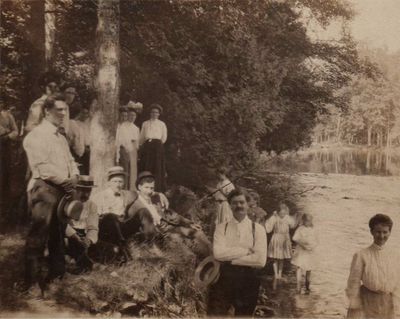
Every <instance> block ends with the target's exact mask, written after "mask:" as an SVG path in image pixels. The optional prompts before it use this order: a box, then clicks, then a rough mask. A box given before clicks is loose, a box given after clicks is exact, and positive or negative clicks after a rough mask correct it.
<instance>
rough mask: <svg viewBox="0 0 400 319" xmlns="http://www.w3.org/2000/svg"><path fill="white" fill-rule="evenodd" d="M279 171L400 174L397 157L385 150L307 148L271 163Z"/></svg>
mask: <svg viewBox="0 0 400 319" xmlns="http://www.w3.org/2000/svg"><path fill="white" fill-rule="evenodd" d="M271 166H272V167H271V168H272V169H276V170H279V171H288V170H289V171H295V172H311V173H336V174H354V175H384V176H386V175H400V156H399V155H398V154H394V153H392V152H390V151H389V152H386V151H384V150H377V149H369V148H358V149H335V150H333V149H329V148H323V147H321V148H320V149H315V148H313V149H309V150H306V151H301V152H297V153H292V154H289V155H285V156H281V157H279V159H276V160H274V161H273V163H272V165H271Z"/></svg>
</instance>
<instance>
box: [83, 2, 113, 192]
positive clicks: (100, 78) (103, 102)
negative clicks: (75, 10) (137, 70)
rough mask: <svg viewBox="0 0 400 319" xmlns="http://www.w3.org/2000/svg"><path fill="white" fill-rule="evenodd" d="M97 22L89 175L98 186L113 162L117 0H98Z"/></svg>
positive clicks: (101, 183) (103, 180)
mask: <svg viewBox="0 0 400 319" xmlns="http://www.w3.org/2000/svg"><path fill="white" fill-rule="evenodd" d="M97 16H98V22H97V30H96V32H97V57H96V58H97V61H96V62H97V78H96V83H95V88H96V90H97V103H96V105H95V107H94V108H95V109H94V110H93V112H94V113H93V114H94V115H93V120H92V124H91V134H92V137H93V138H92V141H91V158H90V169H91V172H90V173H91V175H92V176H94V179H95V182H96V184H97V185H98V186H100V187H101V186H103V185H104V183H105V171H106V169H107V168H108V167H110V166H112V165H113V164H114V158H115V147H114V145H115V131H116V124H117V117H118V106H119V90H120V72H119V56H120V53H119V19H120V8H119V0H99V2H98V13H97Z"/></svg>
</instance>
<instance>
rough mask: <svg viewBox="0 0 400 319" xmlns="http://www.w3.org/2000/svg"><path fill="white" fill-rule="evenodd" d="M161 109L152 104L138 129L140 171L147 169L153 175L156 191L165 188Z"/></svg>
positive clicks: (165, 131)
mask: <svg viewBox="0 0 400 319" xmlns="http://www.w3.org/2000/svg"><path fill="white" fill-rule="evenodd" d="M162 111H163V109H162V107H161V106H160V105H158V104H152V105H151V107H150V119H149V120H147V121H145V122H143V124H142V130H141V131H140V145H141V156H140V163H139V165H140V171H141V172H143V171H149V172H151V173H152V174H153V175H154V177H155V180H156V183H155V190H156V191H157V192H164V191H165V189H166V184H165V155H164V144H165V142H166V141H167V126H166V125H165V123H164V122H163V121H160V120H159V119H158V118H159V117H160V115H161V114H162Z"/></svg>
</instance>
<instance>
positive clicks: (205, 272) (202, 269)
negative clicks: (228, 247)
mask: <svg viewBox="0 0 400 319" xmlns="http://www.w3.org/2000/svg"><path fill="white" fill-rule="evenodd" d="M220 266H221V264H220V262H219V261H217V260H216V259H215V258H214V256H208V257H206V258H204V259H203V261H202V262H201V263H200V264H199V265H198V266H197V268H196V271H195V273H194V284H195V285H196V286H197V287H207V286H209V285H212V284H214V283H216V282H217V281H218V279H219V274H220Z"/></svg>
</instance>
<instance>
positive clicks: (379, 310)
mask: <svg viewBox="0 0 400 319" xmlns="http://www.w3.org/2000/svg"><path fill="white" fill-rule="evenodd" d="M392 226H393V222H392V220H391V218H390V217H389V216H387V215H383V214H377V215H375V216H374V217H372V218H371V219H370V221H369V228H370V231H371V234H372V237H373V238H374V242H373V243H372V245H370V246H369V247H367V248H364V249H362V250H360V251H359V252H357V253H356V254H355V255H354V257H353V261H352V263H351V268H350V275H349V279H348V282H347V289H346V293H347V296H348V298H349V311H348V315H347V318H379V319H393V318H395V310H397V311H396V312H398V310H399V309H398V304H397V303H398V300H399V297H400V272H399V265H400V258H399V253H398V252H397V251H396V250H394V249H392V248H390V247H387V246H386V241H387V240H388V239H389V237H390V234H391V231H392Z"/></svg>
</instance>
